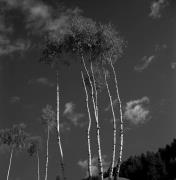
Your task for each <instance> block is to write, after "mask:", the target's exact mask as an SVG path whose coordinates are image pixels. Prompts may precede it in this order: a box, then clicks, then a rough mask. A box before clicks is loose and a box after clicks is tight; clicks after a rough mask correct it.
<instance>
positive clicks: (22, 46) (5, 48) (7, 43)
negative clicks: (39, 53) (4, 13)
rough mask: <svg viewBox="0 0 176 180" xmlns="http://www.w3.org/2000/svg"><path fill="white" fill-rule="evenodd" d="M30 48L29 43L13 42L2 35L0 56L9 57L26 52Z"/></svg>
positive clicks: (0, 37)
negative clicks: (15, 53)
mask: <svg viewBox="0 0 176 180" xmlns="http://www.w3.org/2000/svg"><path fill="white" fill-rule="evenodd" d="M29 47H30V42H29V41H23V40H20V39H19V40H17V41H11V40H10V39H9V38H8V37H7V36H1V35H0V56H2V55H9V54H12V53H14V52H24V51H26V50H28V49H29Z"/></svg>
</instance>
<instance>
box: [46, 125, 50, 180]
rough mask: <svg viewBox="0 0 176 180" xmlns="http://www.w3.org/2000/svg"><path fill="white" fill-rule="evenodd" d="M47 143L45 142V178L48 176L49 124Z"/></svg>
mask: <svg viewBox="0 0 176 180" xmlns="http://www.w3.org/2000/svg"><path fill="white" fill-rule="evenodd" d="M47 131H48V132H47V144H46V170H45V180H47V177H48V147H49V125H48V130H47Z"/></svg>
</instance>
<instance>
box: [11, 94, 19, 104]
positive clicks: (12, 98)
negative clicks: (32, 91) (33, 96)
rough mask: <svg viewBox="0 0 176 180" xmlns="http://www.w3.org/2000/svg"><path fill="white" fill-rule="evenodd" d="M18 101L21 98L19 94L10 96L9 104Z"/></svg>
mask: <svg viewBox="0 0 176 180" xmlns="http://www.w3.org/2000/svg"><path fill="white" fill-rule="evenodd" d="M20 101H21V98H20V97H19V96H12V97H11V98H10V103H11V104H15V103H19V102H20Z"/></svg>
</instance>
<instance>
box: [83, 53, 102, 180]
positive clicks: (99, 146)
mask: <svg viewBox="0 0 176 180" xmlns="http://www.w3.org/2000/svg"><path fill="white" fill-rule="evenodd" d="M82 62H83V66H84V69H85V71H86V73H87V76H88V78H89V82H90V85H91V90H92V93H91V97H92V103H93V109H94V114H95V120H96V129H97V132H96V133H97V144H98V169H99V177H100V179H101V180H103V165H102V153H101V142H100V125H99V120H98V114H97V112H98V106H97V105H96V104H95V98H94V88H93V84H92V81H91V78H90V74H89V71H88V69H87V67H86V64H85V61H84V57H83V56H82ZM95 91H96V89H95ZM96 107H97V108H96Z"/></svg>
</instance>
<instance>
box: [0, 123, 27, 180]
mask: <svg viewBox="0 0 176 180" xmlns="http://www.w3.org/2000/svg"><path fill="white" fill-rule="evenodd" d="M25 127H26V126H25V124H22V123H21V124H18V125H13V127H12V128H9V129H2V130H1V131H0V145H1V146H7V147H8V148H9V150H10V159H9V167H8V171H7V180H8V179H9V176H10V170H11V165H12V158H13V154H14V151H22V150H24V148H25V145H26V140H27V138H28V137H29V135H28V134H27V133H26V132H25V131H24V129H25Z"/></svg>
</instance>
